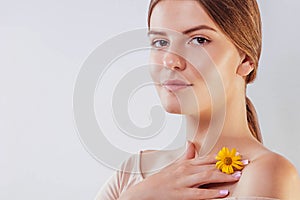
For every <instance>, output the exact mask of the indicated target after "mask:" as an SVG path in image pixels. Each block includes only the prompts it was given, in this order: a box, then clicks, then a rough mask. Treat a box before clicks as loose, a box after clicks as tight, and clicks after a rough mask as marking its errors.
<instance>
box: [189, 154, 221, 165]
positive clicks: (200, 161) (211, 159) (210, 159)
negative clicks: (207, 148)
mask: <svg viewBox="0 0 300 200" xmlns="http://www.w3.org/2000/svg"><path fill="white" fill-rule="evenodd" d="M191 164H192V165H211V164H216V158H215V156H212V155H210V156H205V157H197V158H195V159H193V160H192V161H191Z"/></svg>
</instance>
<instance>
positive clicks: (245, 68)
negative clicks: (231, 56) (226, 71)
mask: <svg viewBox="0 0 300 200" xmlns="http://www.w3.org/2000/svg"><path fill="white" fill-rule="evenodd" d="M253 69H254V64H253V62H252V61H251V60H250V58H249V57H248V56H245V58H244V60H243V62H242V63H241V64H240V65H239V66H238V68H237V74H238V75H240V76H243V77H244V76H248V75H249V74H250V73H251V72H252V71H253Z"/></svg>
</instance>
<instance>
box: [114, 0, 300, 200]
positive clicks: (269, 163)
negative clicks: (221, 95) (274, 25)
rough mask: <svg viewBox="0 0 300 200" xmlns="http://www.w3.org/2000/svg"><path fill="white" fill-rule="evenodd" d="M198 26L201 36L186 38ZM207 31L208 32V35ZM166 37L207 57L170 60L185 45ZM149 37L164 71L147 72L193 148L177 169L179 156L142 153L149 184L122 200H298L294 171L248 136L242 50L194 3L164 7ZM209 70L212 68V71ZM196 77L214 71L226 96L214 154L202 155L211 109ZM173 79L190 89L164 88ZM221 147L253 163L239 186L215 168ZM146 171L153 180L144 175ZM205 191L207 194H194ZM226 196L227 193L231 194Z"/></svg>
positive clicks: (246, 64) (247, 67)
mask: <svg viewBox="0 0 300 200" xmlns="http://www.w3.org/2000/svg"><path fill="white" fill-rule="evenodd" d="M174 22H176V23H174ZM199 25H202V28H200V29H196V30H194V31H192V32H189V33H187V34H183V33H184V32H186V30H190V29H191V28H193V27H195V26H199ZM203 25H205V27H209V28H203ZM163 29H170V30H174V31H176V32H179V33H182V34H183V35H184V38H185V40H186V41H185V42H184V45H185V49H187V50H188V49H195V48H201V49H202V50H203V51H204V52H205V54H203V55H199V58H202V59H199V62H198V63H197V66H193V65H192V64H190V63H189V62H187V60H186V59H185V58H184V57H182V56H179V55H177V54H175V53H173V52H171V50H172V48H180V47H179V46H178V44H181V43H182V41H181V40H180V41H179V39H178V38H176V37H173V36H172V35H171V34H169V33H168V32H167V31H165V32H164V34H161V32H162V30H163ZM150 31H152V33H151V34H150V35H149V39H150V42H151V44H152V47H153V50H152V52H151V55H150V61H151V62H153V63H157V64H159V65H157V66H152V67H151V68H150V74H151V76H152V78H153V81H154V82H156V83H157V85H156V89H157V92H158V94H159V97H160V100H161V102H162V105H163V106H164V108H165V110H166V111H167V112H170V113H175V114H183V115H185V117H186V120H187V129H186V140H187V141H191V142H192V143H189V145H188V148H187V152H186V153H185V155H184V156H183V157H182V158H181V159H179V160H177V161H176V162H173V158H174V157H176V155H177V154H176V153H175V151H164V152H162V151H151V153H152V155H151V156H147V152H145V155H143V157H142V171H144V172H145V173H144V176H145V179H144V181H142V182H141V183H139V184H137V185H135V186H133V187H131V188H129V189H128V190H127V191H126V192H124V193H123V194H122V196H121V197H120V198H119V199H120V200H125V199H166V200H167V199H172V200H176V199H178V200H179V199H180V200H182V199H186V200H192V199H212V198H222V197H226V196H227V197H230V196H233V197H244V196H252V197H253V196H255V197H270V198H278V199H282V200H295V199H300V180H299V175H298V173H297V170H296V169H295V167H294V166H293V165H292V164H291V163H290V162H289V161H288V160H286V159H285V158H284V157H282V156H280V155H278V154H275V153H273V152H271V151H270V150H268V149H267V148H265V147H264V146H263V145H262V144H261V143H259V142H258V141H257V140H256V139H255V138H254V137H253V136H252V134H251V132H250V130H249V128H248V124H247V115H246V104H245V77H246V76H247V75H248V74H249V73H250V72H251V71H252V70H253V62H252V60H251V59H250V58H249V57H248V56H247V55H245V54H244V53H243V52H239V51H238V50H237V48H236V47H235V46H234V45H233V43H232V42H231V41H230V39H228V38H227V37H226V36H225V35H224V34H223V32H222V31H221V30H220V29H219V28H218V26H217V25H216V24H215V23H214V22H213V20H212V19H210V17H209V16H208V15H207V13H206V12H205V11H204V9H203V8H202V7H201V6H200V5H199V3H197V1H173V0H164V1H161V2H159V3H158V4H157V5H156V6H155V8H154V10H153V13H152V16H151V21H150ZM157 32H160V33H157ZM208 58H209V59H208ZM209 61H210V62H209ZM211 63H213V64H214V65H213V66H211V65H210V64H211ZM199 69H205V71H206V72H207V73H208V74H210V73H209V72H210V70H213V69H214V70H215V69H217V70H218V73H219V75H220V76H221V78H222V81H223V91H224V92H225V94H226V95H225V98H226V101H225V102H226V103H225V104H221V103H220V105H214V106H216V108H221V107H223V108H224V107H225V109H226V115H225V119H224V125H223V127H222V130H221V134H220V136H219V137H218V138H217V139H218V140H217V142H216V144H215V145H214V146H213V148H212V149H205V148H204V147H205V145H204V138H205V139H206V141H209V140H211V139H212V140H213V139H214V138H212V137H214V136H213V135H210V134H207V130H208V128H209V125H210V122H211V116H212V104H211V100H210V97H211V95H210V93H209V90H208V88H207V85H206V84H205V81H204V78H203V77H202V76H201V74H199V73H198V70H199ZM174 78H175V79H180V80H184V81H185V82H186V83H189V84H192V85H191V86H189V87H188V88H186V89H183V90H178V91H175V92H173V91H169V90H167V89H166V88H165V87H163V86H162V85H161V83H162V81H164V80H166V79H174ZM191 94H196V96H197V101H196V103H197V106H191V105H194V104H188V103H186V102H189V100H190V99H189V98H190V97H191ZM215 113H216V115H214V117H220V120H223V118H222V117H224V116H223V115H221V114H218V110H215ZM199 114H200V116H201V117H200V119H199ZM199 124H201V126H199ZM195 130H196V131H195ZM224 146H226V147H228V148H236V149H237V150H238V151H239V153H240V154H241V155H242V156H243V159H247V160H249V161H250V163H249V164H248V165H247V166H246V167H245V168H244V170H243V171H242V176H241V177H240V178H238V177H234V176H232V175H226V174H223V173H221V172H220V171H218V170H217V169H216V168H215V167H214V163H215V160H214V157H215V155H216V154H217V152H218V151H219V150H220V149H221V148H222V147H224ZM200 152H204V154H205V155H206V156H203V155H202V154H201V153H200ZM175 154H176V155H175ZM161 160H165V161H170V163H172V164H170V165H168V166H167V167H165V168H163V169H162V170H157V169H158V167H157V163H159V162H160V161H161ZM143 163H144V164H143ZM149 171H154V172H153V173H146V172H149ZM218 183H221V184H218ZM203 185H205V186H206V187H205V189H204V188H197V187H198V186H203ZM224 190H229V194H226V193H224Z"/></svg>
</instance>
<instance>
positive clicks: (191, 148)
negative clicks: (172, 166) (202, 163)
mask: <svg viewBox="0 0 300 200" xmlns="http://www.w3.org/2000/svg"><path fill="white" fill-rule="evenodd" d="M195 155H196V150H195V145H194V144H193V143H192V142H190V141H187V148H186V151H185V155H184V159H185V160H188V159H193V158H195Z"/></svg>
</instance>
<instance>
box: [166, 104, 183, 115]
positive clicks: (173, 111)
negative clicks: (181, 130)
mask: <svg viewBox="0 0 300 200" xmlns="http://www.w3.org/2000/svg"><path fill="white" fill-rule="evenodd" d="M163 107H164V109H165V110H166V112H168V113H171V114H183V113H182V110H181V108H180V107H179V106H174V105H163Z"/></svg>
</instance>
